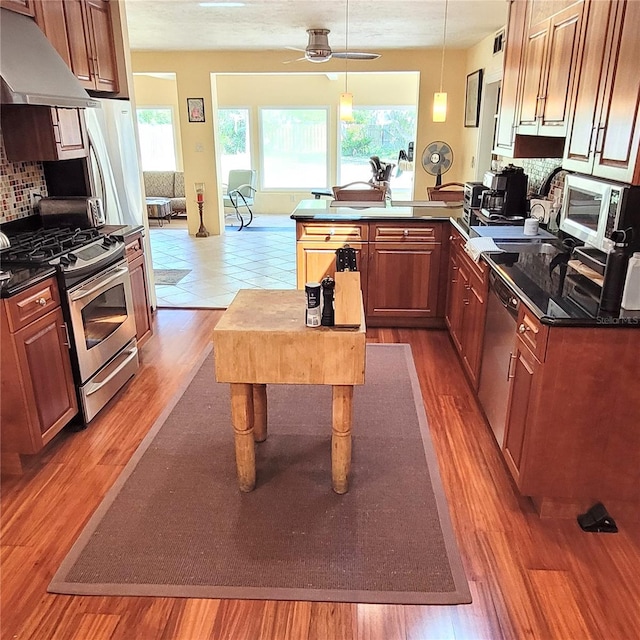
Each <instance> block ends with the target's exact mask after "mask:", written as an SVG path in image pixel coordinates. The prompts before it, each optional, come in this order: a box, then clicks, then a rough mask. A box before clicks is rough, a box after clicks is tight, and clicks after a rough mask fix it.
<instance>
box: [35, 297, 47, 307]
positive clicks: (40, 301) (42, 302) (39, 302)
mask: <svg viewBox="0 0 640 640" xmlns="http://www.w3.org/2000/svg"><path fill="white" fill-rule="evenodd" d="M36 304H39V305H40V306H41V307H46V306H47V301H46V300H45V299H44V298H38V299H37V300H36Z"/></svg>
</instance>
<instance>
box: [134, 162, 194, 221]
mask: <svg viewBox="0 0 640 640" xmlns="http://www.w3.org/2000/svg"><path fill="white" fill-rule="evenodd" d="M143 177H144V190H145V193H146V196H147V198H169V199H170V200H171V215H173V216H178V215H186V213H187V199H186V197H185V194H184V173H183V172H182V171H143Z"/></svg>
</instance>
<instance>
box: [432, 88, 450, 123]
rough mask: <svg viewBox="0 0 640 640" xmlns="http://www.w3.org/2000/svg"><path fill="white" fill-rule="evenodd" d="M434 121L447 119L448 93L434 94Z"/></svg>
mask: <svg viewBox="0 0 640 640" xmlns="http://www.w3.org/2000/svg"><path fill="white" fill-rule="evenodd" d="M433 121H434V122H446V121H447V94H446V93H434V94H433Z"/></svg>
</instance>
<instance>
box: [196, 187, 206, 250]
mask: <svg viewBox="0 0 640 640" xmlns="http://www.w3.org/2000/svg"><path fill="white" fill-rule="evenodd" d="M195 188H196V202H197V203H198V213H199V214H200V228H199V229H198V233H196V238H208V237H209V232H208V231H207V228H206V227H205V226H204V222H203V220H202V207H204V182H196V185H195Z"/></svg>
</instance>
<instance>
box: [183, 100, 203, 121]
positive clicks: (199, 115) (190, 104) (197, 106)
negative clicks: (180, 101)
mask: <svg viewBox="0 0 640 640" xmlns="http://www.w3.org/2000/svg"><path fill="white" fill-rule="evenodd" d="M187 110H188V112H189V122H204V98H187Z"/></svg>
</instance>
